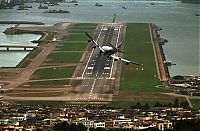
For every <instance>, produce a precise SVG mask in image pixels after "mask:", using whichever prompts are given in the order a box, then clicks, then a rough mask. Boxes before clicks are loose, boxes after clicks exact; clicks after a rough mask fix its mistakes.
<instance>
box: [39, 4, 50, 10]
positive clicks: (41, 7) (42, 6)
mask: <svg viewBox="0 0 200 131" xmlns="http://www.w3.org/2000/svg"><path fill="white" fill-rule="evenodd" d="M38 9H48V6H46V5H42V4H41V3H40V5H39V6H38Z"/></svg>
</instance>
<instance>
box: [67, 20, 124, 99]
mask: <svg viewBox="0 0 200 131" xmlns="http://www.w3.org/2000/svg"><path fill="white" fill-rule="evenodd" d="M124 30H125V26H124V25H123V24H113V23H110V24H100V25H98V26H97V28H96V31H95V32H94V34H93V35H92V34H91V35H92V37H93V39H94V40H95V41H96V42H97V43H98V44H99V45H100V46H104V45H109V43H111V44H112V45H114V46H116V47H117V45H118V44H119V43H120V42H121V41H122V40H123V39H124V38H123V36H124V32H125V31H124ZM86 37H87V36H86ZM93 46H94V44H93V43H89V45H88V48H87V49H86V52H85V53H84V55H83V57H82V60H81V61H82V62H81V63H80V65H79V66H77V69H76V71H75V73H74V75H73V78H74V77H76V79H72V80H71V81H70V85H71V89H72V90H73V96H71V99H73V101H80V102H82V101H83V102H85V101H88V102H93V101H95V102H100V101H112V98H113V94H114V92H116V90H118V88H116V86H119V80H120V67H121V66H120V62H119V63H118V62H115V61H114V60H112V59H111V60H110V59H109V58H108V57H107V56H104V55H103V54H101V53H100V50H99V49H98V47H96V48H93Z"/></svg>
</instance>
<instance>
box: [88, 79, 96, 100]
mask: <svg viewBox="0 0 200 131" xmlns="http://www.w3.org/2000/svg"><path fill="white" fill-rule="evenodd" d="M96 81H97V79H94V82H93V84H92V88H91V90H90V95H89V97H88V98H89V99H90V98H91V97H92V93H93V91H94V86H95V83H96Z"/></svg>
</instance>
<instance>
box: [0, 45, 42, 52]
mask: <svg viewBox="0 0 200 131" xmlns="http://www.w3.org/2000/svg"><path fill="white" fill-rule="evenodd" d="M38 47H39V46H31V45H0V48H6V50H7V51H10V48H21V49H23V50H24V51H26V50H27V48H32V49H35V48H38Z"/></svg>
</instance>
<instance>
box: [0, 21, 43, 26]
mask: <svg viewBox="0 0 200 131" xmlns="http://www.w3.org/2000/svg"><path fill="white" fill-rule="evenodd" d="M0 24H31V25H44V23H43V22H30V21H6V20H5V21H4V20H0Z"/></svg>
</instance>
